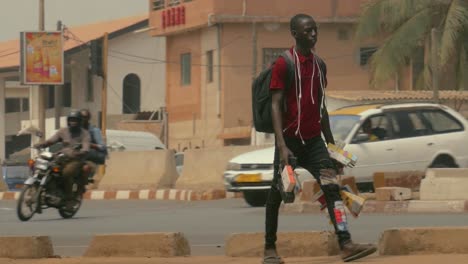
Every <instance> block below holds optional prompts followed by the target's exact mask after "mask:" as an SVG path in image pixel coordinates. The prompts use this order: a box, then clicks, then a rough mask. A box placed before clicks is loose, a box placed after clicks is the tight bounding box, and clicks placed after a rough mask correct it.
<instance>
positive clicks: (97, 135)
mask: <svg viewBox="0 0 468 264" xmlns="http://www.w3.org/2000/svg"><path fill="white" fill-rule="evenodd" d="M89 133H90V134H91V133H92V134H93V139H94V141H95V142H94V143H93V142H91V148H93V149H97V150H99V151H105V150H106V149H107V147H106V144H104V140H103V139H102V134H101V130H100V129H99V128H97V127H93V128H92V129H90V130H89Z"/></svg>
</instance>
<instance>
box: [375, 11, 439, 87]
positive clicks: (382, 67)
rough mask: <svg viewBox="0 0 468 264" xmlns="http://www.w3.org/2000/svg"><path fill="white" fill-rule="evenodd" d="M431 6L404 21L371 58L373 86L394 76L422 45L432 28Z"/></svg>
mask: <svg viewBox="0 0 468 264" xmlns="http://www.w3.org/2000/svg"><path fill="white" fill-rule="evenodd" d="M430 13H431V9H430V8H425V9H423V10H420V11H419V12H418V13H416V14H414V15H413V16H412V17H411V18H410V19H409V20H407V21H406V22H405V23H403V24H402V25H401V26H400V27H399V28H398V29H397V30H396V31H395V32H394V33H393V34H392V35H390V36H389V37H388V38H387V39H386V40H385V41H384V44H383V45H382V46H381V47H380V48H379V49H378V50H377V52H375V53H374V55H373V56H372V58H371V66H372V69H373V76H372V79H371V85H372V86H378V85H380V84H382V83H383V82H385V81H387V80H389V79H391V78H393V77H394V76H395V73H397V72H398V71H399V69H401V68H402V66H404V65H405V64H406V61H407V60H408V58H410V57H411V55H412V53H413V51H414V50H415V49H416V48H418V47H420V46H419V43H421V41H422V40H424V39H425V37H426V35H427V34H428V31H429V30H430V25H431V19H430Z"/></svg>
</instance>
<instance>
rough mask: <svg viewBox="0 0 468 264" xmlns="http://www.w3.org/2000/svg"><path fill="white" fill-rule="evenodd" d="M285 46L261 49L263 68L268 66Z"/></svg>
mask: <svg viewBox="0 0 468 264" xmlns="http://www.w3.org/2000/svg"><path fill="white" fill-rule="evenodd" d="M285 50H287V48H264V49H263V64H262V65H263V67H262V68H263V69H266V68H267V67H270V65H271V64H273V62H275V61H276V59H277V58H278V57H279V56H280V55H281V54H282V53H283V52H284V51H285Z"/></svg>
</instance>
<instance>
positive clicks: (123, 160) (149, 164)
mask: <svg viewBox="0 0 468 264" xmlns="http://www.w3.org/2000/svg"><path fill="white" fill-rule="evenodd" d="M109 155H110V158H109V160H108V163H107V165H106V171H105V174H104V176H103V177H102V179H101V180H100V181H99V186H98V188H99V189H101V190H122V189H124V190H129V189H130V190H133V189H163V188H172V187H174V185H175V182H176V180H177V177H178V174H177V171H176V166H175V158H174V152H173V151H172V150H153V151H122V152H111V153H110V154H109Z"/></svg>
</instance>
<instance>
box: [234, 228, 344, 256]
mask: <svg viewBox="0 0 468 264" xmlns="http://www.w3.org/2000/svg"><path fill="white" fill-rule="evenodd" d="M264 237H265V233H240V234H232V235H230V236H229V237H228V238H227V240H226V249H225V250H226V256H229V257H262V256H263V248H264ZM276 247H277V250H278V253H279V254H280V255H281V256H282V257H314V256H333V255H337V254H339V246H338V242H337V240H336V237H335V234H334V233H332V232H329V231H320V232H318V231H317V232H287V233H278V241H277V242H276Z"/></svg>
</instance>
